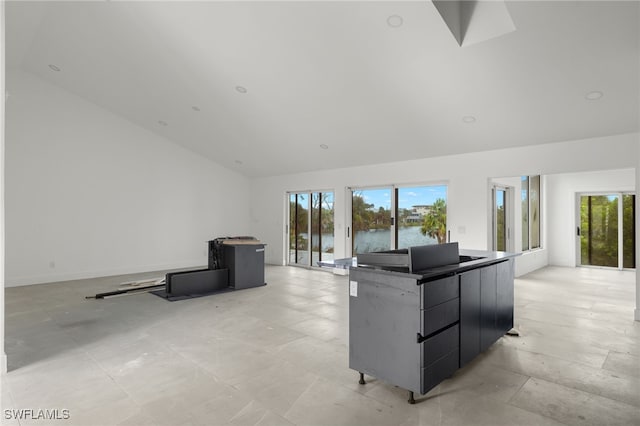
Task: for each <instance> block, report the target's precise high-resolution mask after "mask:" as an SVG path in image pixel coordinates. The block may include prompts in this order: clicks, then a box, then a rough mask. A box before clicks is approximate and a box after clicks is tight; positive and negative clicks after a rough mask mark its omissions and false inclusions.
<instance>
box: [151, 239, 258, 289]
mask: <svg viewBox="0 0 640 426" xmlns="http://www.w3.org/2000/svg"><path fill="white" fill-rule="evenodd" d="M208 247H209V255H208V269H198V270H194V271H182V272H171V273H168V274H166V277H165V287H164V289H162V290H158V291H154V292H152V293H153V294H155V295H157V296H160V297H164V298H166V299H168V300H171V301H174V300H182V299H187V298H190V297H200V296H205V295H210V294H216V293H222V292H227V291H234V290H242V289H245V288H252V287H258V286H263V285H266V283H265V282H264V248H265V245H264V244H262V243H261V242H260V241H258V240H257V239H255V238H253V237H233V238H230V237H224V238H216V239H215V240H211V241H209V243H208Z"/></svg>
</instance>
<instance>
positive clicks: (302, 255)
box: [290, 226, 437, 264]
mask: <svg viewBox="0 0 640 426" xmlns="http://www.w3.org/2000/svg"><path fill="white" fill-rule="evenodd" d="M302 236H303V237H305V238H306V236H307V235H306V234H302ZM317 237H318V234H314V235H313V239H314V241H316V240H317ZM355 238H356V239H355V253H369V252H372V251H381V250H389V248H390V245H391V230H389V229H383V230H372V231H358V232H356V234H355ZM435 243H437V240H436V239H434V238H431V237H428V236H425V235H422V233H421V232H420V227H419V226H409V227H406V228H400V229H398V248H407V247H411V246H420V245H425V244H435ZM333 247H334V245H333V234H322V251H323V254H322V259H323V260H329V259H332V258H333V253H328V252H327V251H328V250H330V249H331V252H333V251H334V250H333ZM291 253H292V254H291V257H290V262H291V263H294V262H293V259H294V257H293V256H294V255H293V251H291ZM313 257H314V263H315V261H316V260H317V259H316V258H317V253H314V255H313ZM307 259H308V256H307V253H306V252H302V251H299V252H298V263H302V264H307V263H308V260H307Z"/></svg>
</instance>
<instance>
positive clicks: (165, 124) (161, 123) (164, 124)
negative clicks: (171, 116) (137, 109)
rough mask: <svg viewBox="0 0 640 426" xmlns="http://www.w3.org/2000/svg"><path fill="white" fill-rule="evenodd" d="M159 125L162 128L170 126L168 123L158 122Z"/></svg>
mask: <svg viewBox="0 0 640 426" xmlns="http://www.w3.org/2000/svg"><path fill="white" fill-rule="evenodd" d="M158 124H159V125H161V126H168V125H169V124H168V123H167V122H166V121H163V120H158Z"/></svg>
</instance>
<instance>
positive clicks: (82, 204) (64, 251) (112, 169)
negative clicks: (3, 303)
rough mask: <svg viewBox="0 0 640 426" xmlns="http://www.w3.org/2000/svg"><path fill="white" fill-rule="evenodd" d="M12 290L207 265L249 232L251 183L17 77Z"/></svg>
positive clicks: (9, 232) (9, 238)
mask: <svg viewBox="0 0 640 426" xmlns="http://www.w3.org/2000/svg"><path fill="white" fill-rule="evenodd" d="M7 87H8V89H9V91H10V93H11V97H10V99H9V101H8V103H7V111H6V205H5V208H6V211H5V214H6V225H7V226H6V282H7V286H12V285H23V284H33V283H42V282H50V281H60V280H69V279H78V278H87V277H95V276H107V275H114V274H121V273H129V272H141V271H151V270H160V269H169V268H179V267H191V266H198V265H206V263H207V257H206V249H207V246H206V241H207V240H209V239H213V238H215V237H218V236H225V235H234V234H248V233H249V214H248V210H249V198H248V194H249V180H248V179H247V178H245V177H242V176H241V175H239V174H237V173H236V172H233V171H231V170H228V169H225V168H223V167H221V166H219V165H217V164H216V163H213V162H211V161H209V160H207V159H205V158H203V157H201V156H199V155H196V154H194V153H192V152H190V151H187V150H185V149H183V148H181V147H180V146H178V145H176V144H174V143H171V142H170V141H168V140H166V139H164V138H162V137H160V136H158V135H156V134H154V133H151V132H149V131H147V130H145V129H142V128H141V127H139V126H136V125H134V124H132V123H130V122H129V121H126V120H124V119H122V118H120V117H118V116H115V115H113V114H111V113H110V112H108V111H106V110H104V109H102V108H100V107H98V106H96V105H95V104H92V103H89V102H86V101H84V100H83V99H81V98H79V97H76V96H74V95H72V94H70V93H69V92H66V91H63V90H60V89H59V88H57V87H55V86H52V85H50V84H48V83H46V82H44V81H42V80H40V79H38V78H37V77H35V76H32V75H29V74H24V73H20V72H15V73H14V72H12V71H10V72H9V74H8V77H7Z"/></svg>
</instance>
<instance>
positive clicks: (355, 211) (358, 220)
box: [351, 192, 373, 232]
mask: <svg viewBox="0 0 640 426" xmlns="http://www.w3.org/2000/svg"><path fill="white" fill-rule="evenodd" d="M351 206H352V207H351V208H352V210H351V215H352V217H353V231H354V232H355V231H366V230H368V229H369V227H370V223H371V222H372V221H373V211H372V210H371V209H373V204H369V203H366V202H365V201H364V197H363V196H362V195H361V194H358V193H356V192H354V193H353V201H352V204H351Z"/></svg>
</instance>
